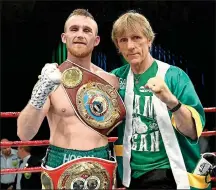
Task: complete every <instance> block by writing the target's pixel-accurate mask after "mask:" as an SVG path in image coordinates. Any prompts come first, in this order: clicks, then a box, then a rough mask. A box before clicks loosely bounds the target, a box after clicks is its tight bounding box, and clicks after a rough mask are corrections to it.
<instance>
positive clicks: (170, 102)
mask: <svg viewBox="0 0 216 190" xmlns="http://www.w3.org/2000/svg"><path fill="white" fill-rule="evenodd" d="M145 88H147V89H150V90H151V91H152V92H153V93H154V94H155V96H157V97H158V98H159V99H160V100H161V101H162V102H164V103H165V104H166V105H167V107H168V108H170V109H172V108H174V107H175V106H176V105H177V104H178V100H177V98H176V97H175V96H174V95H173V94H172V92H171V91H170V90H169V88H168V87H167V85H166V83H165V82H164V80H163V79H162V78H161V77H158V76H157V77H153V78H150V79H149V80H148V82H147V83H146V85H145Z"/></svg>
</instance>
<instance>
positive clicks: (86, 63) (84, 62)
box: [67, 54, 91, 70]
mask: <svg viewBox="0 0 216 190" xmlns="http://www.w3.org/2000/svg"><path fill="white" fill-rule="evenodd" d="M67 59H68V60H70V61H71V62H73V63H75V64H77V65H80V66H81V67H84V68H85V69H88V70H90V68H91V54H90V55H89V56H86V57H83V58H80V57H75V56H73V55H71V54H68V57H67Z"/></svg>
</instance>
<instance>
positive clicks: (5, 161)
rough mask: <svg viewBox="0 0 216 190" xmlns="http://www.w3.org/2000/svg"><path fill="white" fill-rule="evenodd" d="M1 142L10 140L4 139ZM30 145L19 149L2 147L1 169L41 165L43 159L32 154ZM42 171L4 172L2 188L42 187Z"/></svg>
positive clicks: (10, 189)
mask: <svg viewBox="0 0 216 190" xmlns="http://www.w3.org/2000/svg"><path fill="white" fill-rule="evenodd" d="M1 142H10V141H9V140H8V139H2V140H1ZM31 150H32V148H31V147H30V146H19V147H18V148H17V149H14V148H11V147H1V169H7V168H15V169H16V168H28V167H38V166H40V165H41V161H42V160H41V159H40V158H39V157H37V156H34V155H32V154H31ZM40 175H41V174H40V173H29V172H26V173H18V174H2V175H1V188H0V189H7V190H12V189H41V187H42V185H41V180H40Z"/></svg>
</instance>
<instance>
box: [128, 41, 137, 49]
mask: <svg viewBox="0 0 216 190" xmlns="http://www.w3.org/2000/svg"><path fill="white" fill-rule="evenodd" d="M127 46H128V49H129V50H132V49H134V47H135V46H134V42H133V41H132V40H131V39H128V43H127Z"/></svg>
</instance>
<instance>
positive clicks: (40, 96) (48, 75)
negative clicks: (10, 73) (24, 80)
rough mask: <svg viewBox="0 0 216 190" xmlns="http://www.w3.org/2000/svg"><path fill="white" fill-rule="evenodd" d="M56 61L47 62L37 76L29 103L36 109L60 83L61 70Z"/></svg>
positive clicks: (40, 106)
mask: <svg viewBox="0 0 216 190" xmlns="http://www.w3.org/2000/svg"><path fill="white" fill-rule="evenodd" d="M57 66H58V64H57V63H47V64H46V65H45V66H44V67H43V69H42V71H41V75H40V76H39V77H38V78H39V80H38V82H37V83H36V85H35V86H34V88H33V91H32V95H31V99H30V102H29V103H30V104H31V105H32V106H33V107H35V108H36V109H41V108H42V107H43V105H44V103H45V102H46V99H47V97H48V96H49V94H50V93H51V92H52V91H54V90H55V89H56V88H57V87H58V86H59V84H60V83H61V72H60V71H59V69H58V68H57Z"/></svg>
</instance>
